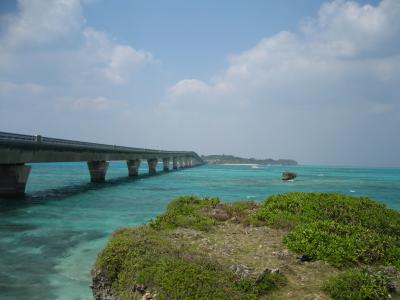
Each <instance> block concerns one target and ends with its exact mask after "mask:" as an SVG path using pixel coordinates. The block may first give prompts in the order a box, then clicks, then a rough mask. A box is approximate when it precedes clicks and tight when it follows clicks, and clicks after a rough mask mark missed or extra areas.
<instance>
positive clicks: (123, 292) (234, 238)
mask: <svg viewBox="0 0 400 300" xmlns="http://www.w3.org/2000/svg"><path fill="white" fill-rule="evenodd" d="M399 224H400V214H399V213H398V212H396V211H393V210H390V209H388V208H386V207H385V206H384V205H382V204H379V203H377V202H375V201H373V200H370V199H367V198H354V197H349V196H344V195H339V194H321V193H288V194H283V195H276V196H272V197H269V198H268V199H267V200H265V201H264V202H263V203H261V204H257V203H255V202H252V201H240V202H236V203H229V204H228V203H220V201H219V199H218V198H208V197H206V198H200V197H194V196H181V197H178V198H176V199H175V200H173V201H172V202H171V203H170V204H169V205H168V207H167V210H166V212H165V213H163V214H161V215H159V216H158V217H157V218H155V219H154V220H152V221H151V222H150V223H149V224H148V225H143V226H140V227H136V228H124V229H120V230H117V231H116V232H115V233H114V234H113V236H112V238H111V240H110V241H109V243H108V244H107V246H106V247H105V249H104V250H103V251H102V252H101V253H100V254H99V256H98V259H97V261H96V267H97V268H100V269H101V270H102V272H104V274H106V276H107V277H108V278H109V279H110V281H111V282H112V288H113V290H114V291H116V293H117V294H118V295H119V296H120V298H121V299H124V300H127V299H140V298H141V297H142V294H141V293H140V291H139V290H138V289H137V288H136V287H137V286H138V285H139V286H144V287H146V290H147V291H150V292H151V293H153V294H154V293H156V294H157V299H182V300H183V299H228V298H231V299H267V298H268V299H299V298H302V299H308V298H310V299H311V298H318V299H329V298H328V297H332V298H334V299H386V298H385V297H386V296H387V295H389V294H390V293H392V297H395V294H394V293H393V290H392V289H391V287H392V282H394V283H395V284H398V282H399V278H400V275H399V273H398V271H396V272H397V273H396V274H397V275H396V276H397V277H396V276H394V277H393V276H392V277H390V276H388V275H387V274H386V273H384V272H381V273H379V272H380V271H379V272H378V271H376V272H375V273H374V272H373V271H371V270H382V268H384V266H385V265H389V266H394V267H397V268H399V266H400V247H399V245H400V241H399V239H400V225H399ZM302 254H307V255H308V256H310V257H311V258H312V259H313V261H311V262H307V263H301V262H300V261H299V260H298V256H299V255H302ZM234 266H242V267H240V268H243V270H245V272H244V271H243V272H236V271H233V270H236V269H238V267H235V268H232V267H234ZM366 266H368V268H366ZM240 268H239V269H240ZM273 269H278V270H279V271H278V272H272V271H271V270H273ZM353 286H356V287H357V288H356V289H357V290H360V291H362V293H361V294H355V289H354V288H353ZM385 289H386V290H385ZM368 293H369V294H368ZM382 295H384V296H382ZM385 295H386V296H385ZM346 297H347V298H346Z"/></svg>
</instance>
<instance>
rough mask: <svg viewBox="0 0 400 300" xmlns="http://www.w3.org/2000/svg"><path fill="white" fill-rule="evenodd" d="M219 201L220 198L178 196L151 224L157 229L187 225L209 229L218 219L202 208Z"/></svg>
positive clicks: (203, 229) (199, 228)
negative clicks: (206, 213)
mask: <svg viewBox="0 0 400 300" xmlns="http://www.w3.org/2000/svg"><path fill="white" fill-rule="evenodd" d="M218 203H219V199H218V198H198V197H194V196H183V197H178V198H176V199H175V200H174V201H172V202H171V203H170V204H169V205H168V207H167V211H166V212H165V213H163V214H162V215H160V216H158V217H157V218H156V219H155V220H153V221H152V222H151V223H150V226H151V227H152V228H154V229H157V230H162V229H174V228H177V227H185V228H193V229H198V230H202V231H207V230H209V229H210V228H211V227H212V226H213V225H214V224H215V223H216V220H215V219H213V218H211V217H209V216H207V215H205V214H204V213H203V211H202V210H205V209H206V208H207V207H210V206H213V205H216V204H218Z"/></svg>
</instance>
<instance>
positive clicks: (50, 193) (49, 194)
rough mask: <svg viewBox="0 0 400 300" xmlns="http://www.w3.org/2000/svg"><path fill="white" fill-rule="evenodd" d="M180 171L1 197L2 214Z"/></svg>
mask: <svg viewBox="0 0 400 300" xmlns="http://www.w3.org/2000/svg"><path fill="white" fill-rule="evenodd" d="M178 171H180V170H178ZM178 171H168V172H165V171H160V172H157V173H156V174H154V175H149V174H142V175H139V176H136V177H129V176H124V177H118V178H112V179H107V180H106V181H105V182H102V183H94V182H87V183H83V184H75V185H68V186H64V187H60V188H55V189H47V190H43V191H37V192H33V193H31V194H25V195H22V196H16V197H0V212H5V211H10V210H13V209H19V208H23V207H27V206H31V205H37V204H44V203H46V202H48V201H61V200H64V199H66V198H68V197H71V196H76V195H79V194H83V193H86V192H88V191H93V190H103V189H107V188H111V187H115V186H118V185H125V184H129V183H133V182H135V181H138V180H141V179H145V178H150V177H156V176H163V175H167V174H170V173H174V172H178Z"/></svg>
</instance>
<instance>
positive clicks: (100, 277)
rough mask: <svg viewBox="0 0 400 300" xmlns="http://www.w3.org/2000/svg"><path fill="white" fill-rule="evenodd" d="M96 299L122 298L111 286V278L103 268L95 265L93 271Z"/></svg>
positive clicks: (113, 299)
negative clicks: (100, 268)
mask: <svg viewBox="0 0 400 300" xmlns="http://www.w3.org/2000/svg"><path fill="white" fill-rule="evenodd" d="M91 275H92V285H91V286H90V287H91V288H92V293H93V299H94V300H121V299H120V298H118V297H117V295H116V294H115V293H114V291H113V290H112V288H111V280H110V279H109V278H108V277H107V275H106V274H104V273H103V272H102V271H101V270H99V269H97V268H96V267H94V268H93V269H92V271H91Z"/></svg>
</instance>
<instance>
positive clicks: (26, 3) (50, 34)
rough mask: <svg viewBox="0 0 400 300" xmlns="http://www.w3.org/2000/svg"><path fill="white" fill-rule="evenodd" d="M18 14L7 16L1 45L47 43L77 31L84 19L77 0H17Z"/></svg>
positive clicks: (16, 45)
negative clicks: (6, 24) (6, 26)
mask: <svg viewBox="0 0 400 300" xmlns="http://www.w3.org/2000/svg"><path fill="white" fill-rule="evenodd" d="M18 8H19V13H18V15H15V16H12V17H10V18H9V19H8V23H9V24H8V30H7V32H6V35H5V37H3V39H2V40H3V43H4V45H6V46H8V47H12V48H14V47H18V46H21V44H22V45H24V44H27V43H29V44H38V43H43V42H49V41H50V40H52V39H55V38H57V39H58V38H61V37H62V36H63V35H66V34H69V33H71V32H74V31H77V30H79V28H80V27H81V24H82V22H83V17H82V14H81V4H80V1H79V0H43V1H31V0H19V1H18Z"/></svg>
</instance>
